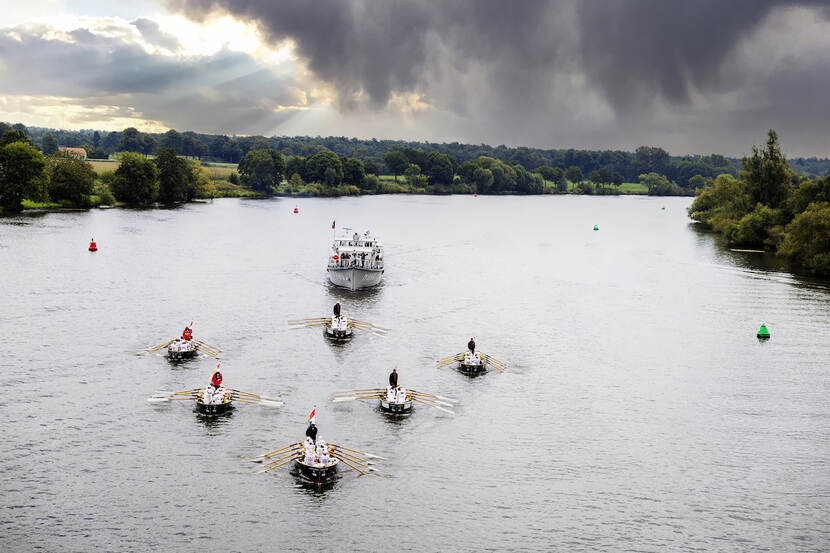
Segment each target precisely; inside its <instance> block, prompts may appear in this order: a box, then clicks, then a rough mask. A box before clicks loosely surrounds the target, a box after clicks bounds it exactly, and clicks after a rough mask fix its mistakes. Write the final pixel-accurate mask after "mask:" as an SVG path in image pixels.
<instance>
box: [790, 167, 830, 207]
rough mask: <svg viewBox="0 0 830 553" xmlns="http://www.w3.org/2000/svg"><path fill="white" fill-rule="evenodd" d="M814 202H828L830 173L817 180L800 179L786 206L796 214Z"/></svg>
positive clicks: (829, 199)
mask: <svg viewBox="0 0 830 553" xmlns="http://www.w3.org/2000/svg"><path fill="white" fill-rule="evenodd" d="M814 202H830V175H828V176H826V177H824V178H823V179H818V180H817V181H813V180H812V179H807V180H803V181H801V183H800V184H799V185H798V187H796V188H795V189H793V191H792V194H791V195H790V199H789V200H788V202H787V203H788V206H787V207H788V210H789V212H790V213H792V214H793V215H798V214H799V213H801V212H802V211H804V210H805V209H807V206H809V205H810V204H811V203H814Z"/></svg>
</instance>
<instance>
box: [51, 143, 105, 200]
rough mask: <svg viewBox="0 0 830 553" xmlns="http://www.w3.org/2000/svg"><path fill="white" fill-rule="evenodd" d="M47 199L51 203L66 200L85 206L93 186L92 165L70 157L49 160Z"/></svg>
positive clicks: (53, 157) (93, 172) (55, 157)
mask: <svg viewBox="0 0 830 553" xmlns="http://www.w3.org/2000/svg"><path fill="white" fill-rule="evenodd" d="M47 167H48V171H49V197H50V198H51V199H52V201H61V200H66V201H69V202H71V203H72V204H74V205H76V206H87V205H88V204H89V195H90V194H92V187H93V186H94V184H95V171H94V170H93V169H92V165H90V164H89V163H87V162H86V161H84V160H83V159H80V158H78V157H77V156H72V155H56V156H52V157H50V158H49V162H48V165H47Z"/></svg>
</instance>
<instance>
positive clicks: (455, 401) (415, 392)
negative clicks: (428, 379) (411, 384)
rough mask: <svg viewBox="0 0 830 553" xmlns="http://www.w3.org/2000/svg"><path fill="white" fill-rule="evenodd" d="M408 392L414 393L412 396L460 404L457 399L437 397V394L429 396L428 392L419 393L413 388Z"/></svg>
mask: <svg viewBox="0 0 830 553" xmlns="http://www.w3.org/2000/svg"><path fill="white" fill-rule="evenodd" d="M407 392H408V393H412V394H416V395H419V396H426V397H434V398H435V399H442V400H444V401H449V402H452V403H459V401H458V400H457V399H453V398H451V397H444V396H437V395H435V394H428V393H426V392H419V391H418V390H413V389H412V388H409V389H408V390H407Z"/></svg>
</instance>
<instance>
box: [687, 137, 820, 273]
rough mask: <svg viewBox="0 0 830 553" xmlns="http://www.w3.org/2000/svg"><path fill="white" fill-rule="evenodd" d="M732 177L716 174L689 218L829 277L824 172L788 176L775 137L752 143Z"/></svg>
mask: <svg viewBox="0 0 830 553" xmlns="http://www.w3.org/2000/svg"><path fill="white" fill-rule="evenodd" d="M741 165H742V170H741V172H740V174H739V175H738V176H737V178H736V177H735V176H732V175H729V174H724V175H719V176H718V177H717V178H715V179H714V180H713V181H711V182H709V183H708V184H707V185H706V186H705V187H704V188H703V189H702V190H701V191H700V193H699V194H698V196H697V197H696V198H695V200H694V201H693V202H692V205H691V206H690V207H689V210H688V211H689V216H690V217H691V218H692V219H694V220H695V221H698V222H700V223H701V224H703V225H705V226H706V227H708V228H711V229H713V230H714V231H716V232H718V233H720V234H721V235H723V236H724V237H725V238H726V240H727V241H728V242H729V243H731V244H734V245H738V246H749V247H756V248H763V249H765V250H768V251H773V252H776V253H778V254H780V255H784V256H786V257H788V258H789V259H791V260H792V261H793V262H795V263H796V264H797V265H799V266H801V267H803V268H804V269H806V270H807V271H810V272H812V273H814V274H818V275H823V276H830V175H827V176H824V177H823V178H818V179H809V178H808V179H799V178H794V175H793V171H792V168H791V167H790V165H789V164H788V163H787V159H786V158H785V157H784V155H783V154H782V153H781V149H780V147H779V144H778V135H777V134H776V132H775V131H774V130H772V129H770V130H769V131H768V134H767V142H766V145H765V146H764V147H761V148H759V147H757V146H753V147H752V155H750V156H747V157H745V158H743V159H742V160H741Z"/></svg>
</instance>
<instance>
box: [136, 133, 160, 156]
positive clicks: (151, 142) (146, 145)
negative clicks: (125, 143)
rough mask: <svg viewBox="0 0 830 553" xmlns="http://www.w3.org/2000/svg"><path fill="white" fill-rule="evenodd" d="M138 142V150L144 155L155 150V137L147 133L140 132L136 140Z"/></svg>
mask: <svg viewBox="0 0 830 553" xmlns="http://www.w3.org/2000/svg"><path fill="white" fill-rule="evenodd" d="M138 142H139V145H140V146H139V148H140V150H138V151H139V152H141V153H142V154H145V155H150V154H152V153H153V152H155V151H156V146H157V142H156V139H155V138H153V137H152V136H150V135H149V134H142V135H141V137H140V138H139V140H138Z"/></svg>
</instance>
